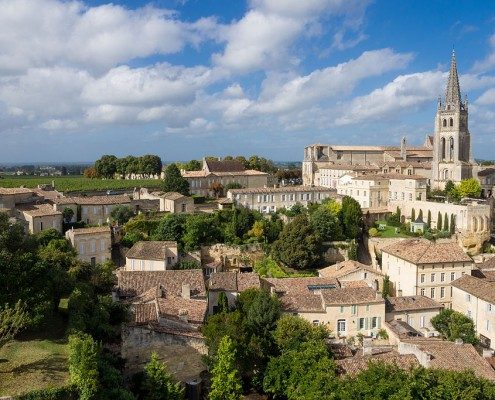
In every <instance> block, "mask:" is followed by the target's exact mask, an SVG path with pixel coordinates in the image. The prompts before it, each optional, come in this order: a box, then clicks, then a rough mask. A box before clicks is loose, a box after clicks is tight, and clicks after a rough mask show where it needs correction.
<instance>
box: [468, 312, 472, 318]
mask: <svg viewBox="0 0 495 400" xmlns="http://www.w3.org/2000/svg"><path fill="white" fill-rule="evenodd" d="M471 315H472V314H471V310H468V312H467V316H468V317H469V318H471Z"/></svg>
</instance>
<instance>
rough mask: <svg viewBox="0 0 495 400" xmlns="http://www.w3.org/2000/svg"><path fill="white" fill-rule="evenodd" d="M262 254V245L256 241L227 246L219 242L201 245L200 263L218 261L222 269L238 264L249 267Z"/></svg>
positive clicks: (231, 267) (236, 266) (261, 256)
mask: <svg viewBox="0 0 495 400" xmlns="http://www.w3.org/2000/svg"><path fill="white" fill-rule="evenodd" d="M264 256H265V253H264V251H263V248H262V246H261V245H260V244H257V243H253V244H249V245H241V246H229V245H227V244H220V243H218V244H214V245H212V246H201V263H202V264H209V263H212V262H219V263H221V264H222V267H223V270H224V271H227V270H229V269H236V268H239V267H240V266H246V267H250V266H252V265H253V264H254V263H255V262H256V261H258V260H260V259H262V258H263V257H264Z"/></svg>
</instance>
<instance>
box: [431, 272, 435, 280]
mask: <svg viewBox="0 0 495 400" xmlns="http://www.w3.org/2000/svg"><path fill="white" fill-rule="evenodd" d="M430 280H431V282H435V274H431V278H430Z"/></svg>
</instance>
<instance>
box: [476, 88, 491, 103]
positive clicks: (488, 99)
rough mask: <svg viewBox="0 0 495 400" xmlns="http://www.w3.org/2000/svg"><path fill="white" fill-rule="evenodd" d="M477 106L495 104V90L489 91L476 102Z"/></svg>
mask: <svg viewBox="0 0 495 400" xmlns="http://www.w3.org/2000/svg"><path fill="white" fill-rule="evenodd" d="M476 104H480V105H482V106H488V105H492V104H495V88H491V89H488V90H487V91H486V92H484V93H483V94H482V95H481V96H480V97H478V99H477V100H476Z"/></svg>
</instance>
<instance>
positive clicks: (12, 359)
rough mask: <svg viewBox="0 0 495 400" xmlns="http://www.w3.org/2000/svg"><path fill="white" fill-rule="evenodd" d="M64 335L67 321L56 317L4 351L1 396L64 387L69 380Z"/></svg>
mask: <svg viewBox="0 0 495 400" xmlns="http://www.w3.org/2000/svg"><path fill="white" fill-rule="evenodd" d="M64 332H65V323H64V321H63V319H62V318H54V319H53V320H52V321H50V322H48V323H47V324H46V327H45V328H42V329H40V331H39V332H36V333H34V332H31V333H26V334H24V335H21V337H20V338H18V339H17V340H14V341H12V342H9V343H7V344H6V345H5V346H3V347H2V348H0V396H7V395H10V396H15V395H19V394H22V393H27V392H30V391H32V390H36V389H44V388H48V387H60V386H63V385H64V384H65V383H66V382H67V380H68V379H69V370H68V364H67V357H68V345H67V340H66V338H65V337H64Z"/></svg>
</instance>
